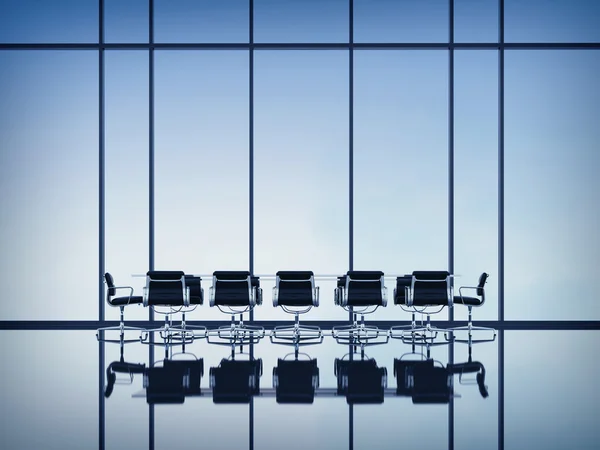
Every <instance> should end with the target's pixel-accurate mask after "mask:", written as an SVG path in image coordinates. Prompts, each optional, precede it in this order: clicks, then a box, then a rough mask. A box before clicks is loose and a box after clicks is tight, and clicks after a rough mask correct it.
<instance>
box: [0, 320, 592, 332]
mask: <svg viewBox="0 0 600 450" xmlns="http://www.w3.org/2000/svg"><path fill="white" fill-rule="evenodd" d="M175 322H177V320H175ZM125 323H126V325H130V326H135V327H142V328H158V327H160V326H162V325H164V322H163V321H149V320H127V321H126V322H125ZM290 323H293V321H290V320H287V321H286V320H254V321H252V325H259V326H263V327H265V328H266V329H272V328H273V327H275V326H279V325H289V324H290ZM348 323H349V322H348V321H347V320H346V321H344V320H302V325H318V326H320V327H321V328H323V329H324V330H328V329H331V328H332V327H334V326H340V325H347V324H348ZM368 323H369V325H376V326H378V327H380V328H382V329H388V328H390V327H391V326H396V325H410V323H411V322H410V320H372V321H368ZM431 323H432V324H435V325H436V326H439V327H442V328H444V327H445V328H449V327H458V326H463V325H466V324H467V322H466V321H464V320H454V321H449V320H439V321H435V320H434V321H432V322H431ZM186 324H187V325H205V326H207V327H219V326H222V325H230V324H231V321H228V320H186ZM474 324H475V325H477V326H484V327H492V328H496V329H497V330H509V331H511V330H549V331H551V330H556V331H561V330H572V331H574V330H600V320H505V321H498V320H478V321H476V322H474ZM114 325H119V322H118V321H116V320H105V321H98V320H67V321H64V320H2V321H0V330H96V329H98V328H100V327H106V326H114Z"/></svg>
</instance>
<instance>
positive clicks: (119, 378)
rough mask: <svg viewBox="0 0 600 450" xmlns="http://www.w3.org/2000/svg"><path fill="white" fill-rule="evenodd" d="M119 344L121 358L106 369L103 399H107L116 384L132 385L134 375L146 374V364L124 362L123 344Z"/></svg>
mask: <svg viewBox="0 0 600 450" xmlns="http://www.w3.org/2000/svg"><path fill="white" fill-rule="evenodd" d="M125 342H126V341H125V340H123V341H122V342H121V356H120V358H119V360H118V361H113V362H111V363H110V364H109V365H108V367H107V368H106V388H105V390H104V397H106V398H109V397H110V396H111V395H112V393H113V390H114V387H115V385H117V384H128V385H130V384H132V383H133V379H134V376H135V375H138V374H141V375H143V374H144V373H145V372H146V364H143V363H130V362H126V361H125V358H124V356H123V344H124V343H125Z"/></svg>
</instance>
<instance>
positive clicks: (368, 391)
mask: <svg viewBox="0 0 600 450" xmlns="http://www.w3.org/2000/svg"><path fill="white" fill-rule="evenodd" d="M334 375H335V376H336V377H337V394H338V395H344V396H346V402H347V403H348V404H349V405H353V404H368V403H370V404H381V403H383V400H384V395H385V388H386V387H387V369H386V368H385V367H378V366H377V362H376V361H375V360H374V359H364V358H361V359H353V360H348V359H343V358H341V359H339V358H336V359H335V362H334Z"/></svg>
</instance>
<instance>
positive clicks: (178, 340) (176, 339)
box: [140, 326, 194, 346]
mask: <svg viewBox="0 0 600 450" xmlns="http://www.w3.org/2000/svg"><path fill="white" fill-rule="evenodd" d="M189 331H190V330H188V331H187V332H182V331H181V330H180V329H177V328H176V327H171V326H162V327H160V328H152V329H149V330H144V332H143V333H142V335H141V336H140V341H141V342H142V344H148V345H164V346H171V345H178V344H191V343H192V342H194V337H193V332H191V333H190V332H189ZM150 333H159V335H160V338H161V339H162V340H163V342H150V341H149V340H148V338H149V337H150ZM144 335H145V336H144Z"/></svg>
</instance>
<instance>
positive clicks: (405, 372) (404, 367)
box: [394, 358, 434, 397]
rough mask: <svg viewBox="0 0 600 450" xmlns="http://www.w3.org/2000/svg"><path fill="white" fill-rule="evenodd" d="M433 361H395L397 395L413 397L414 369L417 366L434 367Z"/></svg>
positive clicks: (399, 359) (398, 359)
mask: <svg viewBox="0 0 600 450" xmlns="http://www.w3.org/2000/svg"><path fill="white" fill-rule="evenodd" d="M433 363H434V361H433V360H432V359H420V360H419V359H416V360H415V359H401V358H395V359H394V376H395V377H396V395H398V396H405V397H412V395H413V379H414V369H415V367H416V366H423V365H425V366H429V367H433Z"/></svg>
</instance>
